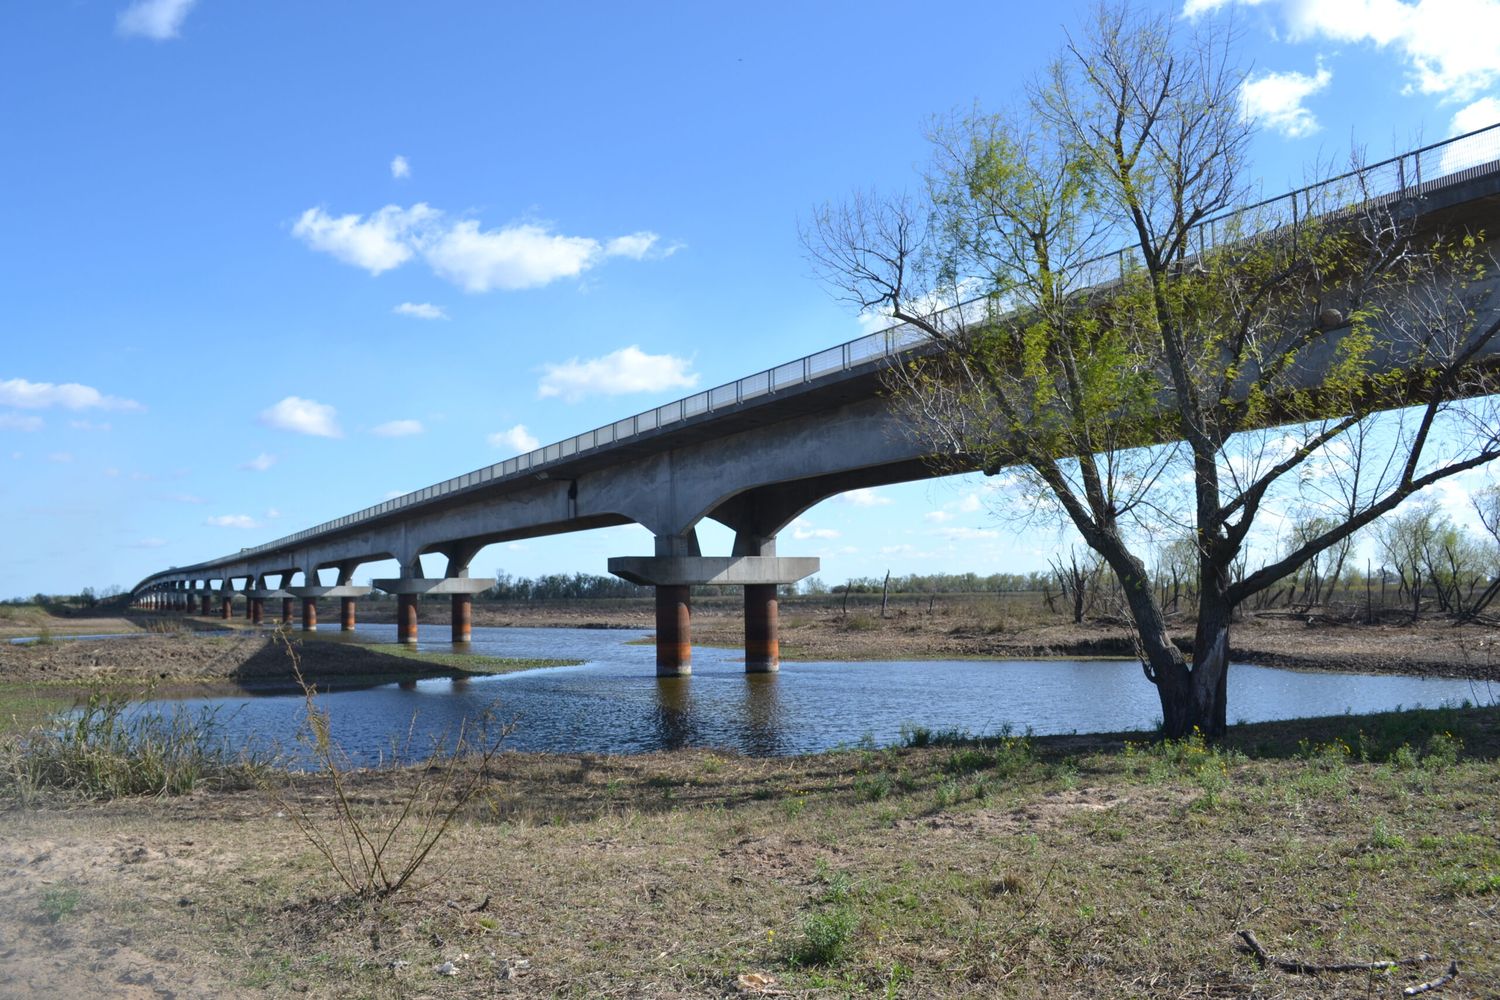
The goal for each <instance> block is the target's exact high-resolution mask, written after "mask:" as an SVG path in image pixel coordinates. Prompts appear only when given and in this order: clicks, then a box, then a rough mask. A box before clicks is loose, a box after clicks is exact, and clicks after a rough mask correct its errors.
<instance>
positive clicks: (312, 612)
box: [302, 597, 318, 632]
mask: <svg viewBox="0 0 1500 1000" xmlns="http://www.w3.org/2000/svg"><path fill="white" fill-rule="evenodd" d="M317 630H318V599H317V598H316V597H304V598H302V631H304V632H316V631H317Z"/></svg>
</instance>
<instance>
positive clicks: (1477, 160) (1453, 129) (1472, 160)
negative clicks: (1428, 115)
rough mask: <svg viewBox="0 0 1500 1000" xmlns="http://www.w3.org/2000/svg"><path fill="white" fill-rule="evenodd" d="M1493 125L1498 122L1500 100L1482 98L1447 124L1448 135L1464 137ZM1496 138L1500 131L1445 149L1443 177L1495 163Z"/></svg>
mask: <svg viewBox="0 0 1500 1000" xmlns="http://www.w3.org/2000/svg"><path fill="white" fill-rule="evenodd" d="M1496 122H1500V99H1496V98H1494V97H1481V98H1480V99H1479V100H1477V101H1474V102H1472V103H1470V104H1467V105H1465V106H1464V107H1462V108H1460V109H1459V110H1458V112H1457V113H1456V114H1454V116H1453V120H1452V121H1451V122H1449V123H1448V135H1449V137H1452V136H1458V135H1464V134H1466V133H1469V132H1473V131H1476V130H1477V129H1482V128H1484V127H1485V126H1486V125H1493V124H1495V123H1496ZM1497 134H1500V129H1497V130H1495V131H1492V132H1487V133H1485V134H1484V135H1477V136H1475V137H1474V138H1472V139H1464V140H1462V141H1460V142H1454V143H1449V144H1448V145H1447V146H1444V147H1443V159H1442V165H1441V167H1440V169H1441V170H1442V172H1443V173H1445V174H1451V173H1454V172H1456V171H1459V170H1463V169H1465V168H1466V167H1473V166H1477V165H1479V164H1481V163H1487V162H1489V161H1490V160H1492V159H1494V158H1495V153H1494V143H1495V137H1496V135H1497Z"/></svg>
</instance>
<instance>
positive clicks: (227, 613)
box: [219, 594, 234, 618]
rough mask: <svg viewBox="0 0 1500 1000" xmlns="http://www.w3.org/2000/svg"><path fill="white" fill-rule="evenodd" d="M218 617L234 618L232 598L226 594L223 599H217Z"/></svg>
mask: <svg viewBox="0 0 1500 1000" xmlns="http://www.w3.org/2000/svg"><path fill="white" fill-rule="evenodd" d="M219 617H220V618H233V617H234V598H232V597H230V596H229V595H228V594H225V595H224V596H223V597H221V598H219Z"/></svg>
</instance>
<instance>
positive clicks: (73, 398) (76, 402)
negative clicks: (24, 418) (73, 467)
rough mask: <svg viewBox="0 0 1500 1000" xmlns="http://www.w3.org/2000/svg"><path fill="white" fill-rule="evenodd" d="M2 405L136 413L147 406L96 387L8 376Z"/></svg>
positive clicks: (0, 390) (0, 397) (0, 399)
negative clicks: (106, 392) (108, 394)
mask: <svg viewBox="0 0 1500 1000" xmlns="http://www.w3.org/2000/svg"><path fill="white" fill-rule="evenodd" d="M0 406H15V407H19V408H21V409H23V410H44V409H47V408H49V407H53V406H61V407H62V408H63V409H65V410H93V409H99V410H122V411H125V412H134V411H137V410H144V409H145V407H144V406H142V405H141V404H140V403H137V402H136V401H135V400H133V399H122V398H120V397H118V396H106V395H104V393H102V392H100V391H99V390H98V389H95V388H94V387H93V386H88V385H79V384H78V383H77V382H64V383H62V384H61V385H54V384H53V383H51V382H28V381H27V380H26V379H24V378H13V379H7V380H6V381H4V382H0Z"/></svg>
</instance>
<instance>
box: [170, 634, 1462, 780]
mask: <svg viewBox="0 0 1500 1000" xmlns="http://www.w3.org/2000/svg"><path fill="white" fill-rule="evenodd" d="M358 632H359V635H360V637H361V638H363V639H372V640H377V641H385V642H391V641H394V638H395V627H394V626H393V625H377V624H368V625H360V626H359V629H358ZM648 634H649V633H647V632H645V631H639V630H598V629H562V628H475V629H474V635H473V643H472V646H471V651H472V652H474V653H480V654H487V655H494V656H508V657H527V658H546V657H550V658H567V659H578V660H583V661H585V662H584V663H583V664H582V665H580V666H574V667H555V668H546V669H539V670H527V671H522V672H518V673H512V674H504V675H500V676H495V677H475V678H472V679H463V680H458V681H450V680H446V679H442V680H428V681H419V682H416V683H411V684H403V685H397V684H389V685H383V686H380V687H374V688H368V689H363V690H357V691H344V692H338V693H334V694H327V695H321V696H320V698H319V700H320V701H321V703H322V704H323V706H324V707H325V708H326V709H327V710H328V711H329V713H330V715H331V717H332V720H333V732H334V736H335V738H336V739H337V740H338V742H339V743H340V744H341V745H342V747H343V748H344V750H345V751H346V752H347V753H348V754H349V755H350V756H351V758H352V759H353V760H355V761H356V762H360V763H371V762H374V761H377V760H381V759H389V758H390V755H391V751H392V748H393V746H395V745H397V744H398V743H401V742H403V741H405V740H406V738H407V735H408V733H410V734H411V735H412V737H413V738H412V749H413V750H415V751H418V752H419V754H420V751H423V750H425V749H426V748H428V747H430V746H431V745H432V743H433V741H435V740H441V739H443V738H445V737H446V736H448V735H450V734H452V733H453V732H455V731H456V730H457V728H458V726H459V724H460V723H461V722H463V720H465V719H474V718H477V717H480V716H482V715H483V714H484V713H485V712H486V711H487V710H488V711H491V712H492V713H493V715H494V717H495V718H497V719H499V720H501V721H504V722H507V723H513V724H514V728H513V730H512V732H511V733H510V735H509V736H508V737H507V738H506V740H505V746H506V747H507V748H508V749H513V750H523V751H554V752H596V753H645V752H650V751H654V750H664V749H676V748H679V747H714V748H724V749H730V750H735V751H738V752H740V753H745V754H751V755H780V754H799V753H811V752H816V751H820V750H827V749H830V748H833V747H837V746H841V745H852V744H856V743H861V742H873V743H874V744H876V745H887V744H891V743H894V742H897V741H898V740H900V739H901V737H902V733H903V729H904V728H911V727H923V728H927V729H930V730H933V731H935V732H943V731H949V730H960V731H965V732H968V733H971V734H974V735H989V734H994V733H998V732H1001V731H1003V730H1005V729H1007V728H1008V729H1009V730H1010V731H1013V732H1016V733H1022V732H1025V731H1027V730H1030V731H1032V732H1034V733H1037V734H1039V735H1044V734H1055V733H1070V732H1078V733H1088V732H1113V731H1119V730H1131V729H1140V730H1149V729H1151V728H1153V727H1154V726H1155V725H1156V724H1157V723H1158V722H1159V720H1160V707H1159V703H1158V701H1157V698H1156V693H1155V689H1154V688H1153V687H1152V686H1151V685H1150V684H1149V683H1148V682H1147V681H1146V679H1145V678H1144V677H1143V676H1142V674H1141V668H1140V665H1139V664H1138V663H1136V662H1134V661H1119V660H1030V661H1027V660H953V661H946V660H931V661H920V662H863V663H784V664H782V667H781V671H780V672H779V673H776V674H750V675H747V674H746V673H745V672H744V666H743V664H742V663H741V662H740V653H739V651H737V650H728V649H709V648H704V647H697V648H695V649H694V650H693V673H692V676H690V677H682V678H663V679H658V678H657V677H656V676H655V675H654V666H653V664H654V655H655V651H654V649H653V648H652V647H651V646H650V645H632V644H631V641H632V640H639V639H642V638H645V637H646V636H647V635H648ZM447 635H448V629H447V627H446V626H431V627H428V626H423V627H422V629H421V631H420V633H419V636H418V638H419V645H420V646H421V647H422V648H430V649H434V650H452V648H453V647H452V645H451V644H450V643H449V642H448V641H447ZM1464 700H1470V701H1475V700H1478V701H1481V702H1486V703H1487V701H1488V692H1486V691H1485V690H1484V689H1483V688H1481V689H1479V690H1476V689H1475V687H1474V686H1473V685H1472V684H1471V682H1469V681H1466V680H1458V679H1450V678H1423V677H1401V676H1386V675H1363V674H1348V673H1337V674H1335V673H1312V672H1302V671H1290V670H1279V669H1272V668H1267V667H1257V666H1252V665H1248V664H1236V665H1235V666H1234V667H1233V669H1232V670H1231V671H1230V675H1229V717H1230V721H1231V722H1240V721H1244V722H1260V721H1266V720H1271V719H1285V718H1293V717H1306V716H1317V715H1334V714H1339V713H1343V712H1352V713H1355V714H1360V713H1367V712H1377V711H1384V710H1388V709H1395V708H1400V707H1406V708H1416V707H1429V708H1431V707H1437V706H1440V705H1444V704H1456V703H1459V702H1462V701H1464ZM161 704H162V707H168V706H182V707H185V708H187V709H188V710H190V711H197V710H199V709H200V708H206V709H210V710H212V711H213V712H214V713H215V714H216V718H217V721H218V723H219V725H221V726H222V727H223V728H224V729H225V730H226V731H227V733H228V734H229V736H230V737H231V738H232V739H234V740H236V741H244V742H247V743H253V744H255V745H259V746H261V747H263V748H267V747H268V745H269V744H277V745H280V746H281V747H282V748H283V749H286V750H289V751H294V750H295V748H296V742H295V734H296V732H297V730H298V727H299V726H301V725H302V721H303V716H304V714H305V710H304V705H303V701H302V698H301V697H300V696H294V695H260V696H257V695H253V694H245V695H235V696H231V697H223V698H213V699H189V700H185V701H172V702H163V703H161ZM407 755H411V751H408V754H407Z"/></svg>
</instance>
